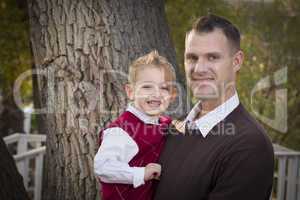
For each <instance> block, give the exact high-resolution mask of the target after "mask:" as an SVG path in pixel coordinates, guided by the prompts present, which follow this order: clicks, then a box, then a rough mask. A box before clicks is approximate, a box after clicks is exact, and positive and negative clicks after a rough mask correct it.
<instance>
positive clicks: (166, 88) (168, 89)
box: [160, 86, 170, 91]
mask: <svg viewBox="0 0 300 200" xmlns="http://www.w3.org/2000/svg"><path fill="white" fill-rule="evenodd" d="M160 89H162V90H165V91H170V88H169V87H167V86H162V87H160Z"/></svg>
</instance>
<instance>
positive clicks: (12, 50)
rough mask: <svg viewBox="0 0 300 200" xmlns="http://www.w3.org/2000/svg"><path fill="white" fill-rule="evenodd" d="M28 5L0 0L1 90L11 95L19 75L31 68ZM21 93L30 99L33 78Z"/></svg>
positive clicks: (24, 84)
mask: <svg viewBox="0 0 300 200" xmlns="http://www.w3.org/2000/svg"><path fill="white" fill-rule="evenodd" d="M25 11H26V7H25V8H23V9H21V8H19V7H18V6H17V4H16V1H11V0H1V1H0V19H1V20H0V47H1V48H0V91H2V93H3V95H4V96H11V95H12V89H13V84H14V82H15V80H16V79H17V78H18V76H19V75H20V74H21V73H22V72H24V71H26V70H28V69H30V68H31V53H30V47H29V41H30V40H29V29H28V18H27V17H26V12H25ZM21 89H22V90H21V94H22V95H23V96H24V98H25V99H28V100H30V98H31V94H32V84H31V80H27V81H26V82H24V83H23V84H22V88H21Z"/></svg>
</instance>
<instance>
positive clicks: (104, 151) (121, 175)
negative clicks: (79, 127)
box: [94, 104, 158, 188]
mask: <svg viewBox="0 0 300 200" xmlns="http://www.w3.org/2000/svg"><path fill="white" fill-rule="evenodd" d="M126 111H129V112H131V113H132V114H134V115H135V116H136V117H138V118H139V119H140V120H142V121H143V122H144V123H146V124H158V118H153V117H149V116H147V115H146V114H145V113H143V112H142V111H140V110H138V109H137V108H135V107H134V106H132V105H130V104H129V105H128V107H127V109H126ZM138 151H139V148H138V145H137V144H136V142H135V141H134V140H133V139H132V138H131V137H130V136H129V134H128V133H127V132H126V131H124V130H123V129H122V128H119V127H114V128H108V129H106V130H104V131H103V139H102V143H101V145H100V148H99V150H98V152H97V154H96V155H95V158H94V172H95V174H96V175H97V176H98V177H99V178H100V180H101V181H103V182H105V183H123V184H132V185H133V187H134V188H136V187H139V186H140V185H143V184H144V175H145V167H130V166H129V164H128V163H129V162H130V160H131V159H132V158H133V157H134V156H135V155H136V154H137V153H138Z"/></svg>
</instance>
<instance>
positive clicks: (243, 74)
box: [0, 0, 300, 199]
mask: <svg viewBox="0 0 300 200" xmlns="http://www.w3.org/2000/svg"><path fill="white" fill-rule="evenodd" d="M40 2H44V4H45V5H47V6H48V7H46V8H44V9H45V10H44V11H43V5H42V4H43V3H40ZM45 2H46V3H45ZM65 2H71V1H65ZM65 2H64V1H59V0H57V1H54V0H48V1H44V0H43V1H42V0H41V1H38V0H37V1H33V0H32V1H30V0H27V1H22V0H1V1H0V135H1V137H5V136H8V135H11V134H13V133H16V132H18V133H20V132H24V125H23V121H24V115H23V111H22V109H23V110H24V109H25V108H27V109H28V108H30V107H33V106H34V107H37V108H43V106H45V105H48V104H47V103H49V102H48V100H47V99H54V102H55V103H54V104H57V106H58V107H59V108H57V107H55V108H54V110H56V111H58V110H59V109H62V110H63V112H62V113H59V114H45V113H44V114H32V115H31V118H32V119H31V129H30V132H31V133H35V134H46V135H47V137H48V138H49V141H47V155H48V159H47V155H46V160H48V166H50V167H49V168H48V170H47V171H48V172H46V173H45V172H44V177H46V178H44V180H48V181H45V182H44V183H45V184H43V185H44V188H46V189H45V191H46V192H45V196H46V197H47V196H48V199H51V197H49V194H51V193H52V194H53V192H54V193H55V192H57V193H58V194H56V196H55V199H67V197H68V198H70V199H72V197H71V196H72V195H74V193H76V192H79V193H78V194H77V195H78V197H74V199H93V197H94V196H95V195H96V192H95V191H94V192H93V191H92V190H95V188H96V184H95V179H94V178H90V177H91V171H92V170H90V169H89V168H90V167H91V162H92V161H91V158H92V155H93V154H94V151H95V149H96V145H95V143H96V140H97V135H96V133H97V130H98V128H99V127H101V126H103V125H104V124H106V123H107V122H108V121H110V120H111V119H113V118H114V117H115V116H116V115H117V114H118V113H119V112H121V111H122V109H123V108H124V105H125V104H126V99H124V93H123V92H122V90H121V89H120V86H121V85H122V84H124V82H125V80H124V77H121V78H118V75H113V76H112V77H109V76H107V77H106V76H104V79H105V81H107V82H115V83H116V84H117V86H116V87H115V88H114V86H111V85H110V86H107V85H105V86H104V91H103V93H102V94H98V93H96V94H95V91H96V92H97V91H98V90H97V89H98V88H97V86H98V84H102V82H101V80H98V81H99V82H97V81H94V80H97V78H95V77H93V76H92V75H91V73H94V72H98V71H97V69H94V68H95V66H96V67H97V64H99V63H102V65H101V66H100V67H99V68H101V67H103V68H104V69H105V66H106V64H108V65H109V68H110V69H113V70H116V71H122V72H124V73H126V72H127V66H128V63H129V62H130V61H131V60H132V59H134V58H136V57H137V56H139V55H142V54H144V53H146V52H149V51H150V50H152V49H154V48H157V49H158V50H159V51H160V52H161V53H162V54H163V55H165V56H166V57H168V58H169V59H170V61H171V62H172V63H173V64H174V66H175V67H176V72H177V75H178V77H179V82H180V83H181V84H182V85H185V81H183V80H184V67H183V52H184V38H185V32H186V30H187V29H188V28H189V27H190V26H191V22H192V21H193V20H194V19H195V18H197V17H198V16H201V15H205V14H207V13H214V14H217V15H222V16H224V17H226V18H228V19H229V20H231V21H232V22H233V23H234V24H236V25H237V26H238V27H239V29H240V30H241V34H242V41H241V46H242V49H243V50H244V52H245V55H246V56H245V62H244V64H243V66H242V68H241V71H240V73H239V77H238V94H239V97H240V100H241V102H242V103H243V104H244V105H245V106H246V108H247V109H248V110H249V111H250V112H251V113H252V114H253V116H255V117H256V118H257V120H258V121H260V122H261V124H262V125H263V126H264V127H265V128H266V130H267V132H268V134H269V136H270V138H271V139H272V142H273V143H276V144H279V145H281V146H284V147H287V148H289V149H291V150H295V151H300V115H299V110H300V104H299V102H300V101H299V99H300V96H299V88H300V87H299V85H298V84H299V79H300V72H299V70H298V68H299V67H300V57H299V56H300V39H299V36H300V16H299V15H300V1H298V0H224V1H222V0H165V1H164V2H163V1H158V0H154V1H150V0H148V1H146V0H143V1H141V2H143V3H137V5H131V7H132V8H131V7H130V8H124V9H123V8H122V6H124V5H125V4H124V5H123V3H120V2H119V3H118V1H103V2H105V3H103V4H106V6H107V7H104V8H103V7H101V3H99V4H96V3H95V2H97V1H87V0H85V1H80V0H77V1H73V2H76V3H74V4H75V7H76V6H78V7H76V8H78V11H79V12H80V11H82V15H76V17H77V18H76V17H75V20H74V21H73V22H72V23H74V24H77V25H78V27H79V28H82V27H85V25H86V27H88V28H90V29H91V30H89V29H87V30H89V31H90V32H89V33H90V35H92V34H91V33H93V32H97V30H100V28H101V27H100V28H99V27H96V28H95V23H94V24H93V23H89V21H88V20H80V19H81V18H80V17H82V18H85V17H88V16H90V13H89V12H90V10H89V9H87V8H89V6H88V4H91V5H94V4H95V5H96V6H95V9H97V8H99V9H102V12H101V13H105V14H107V15H102V16H103V19H100V21H102V22H99V23H103V24H104V26H105V25H106V24H114V25H115V26H114V27H118V25H119V24H118V23H120V27H126V26H128V27H131V30H130V31H131V32H130V31H128V33H133V34H132V37H133V38H134V37H136V35H139V36H140V37H136V38H134V39H132V40H131V35H130V34H127V35H126V34H123V35H125V38H123V39H122V37H123V35H122V33H124V32H125V33H126V31H127V30H121V31H120V33H121V34H120V33H118V32H114V31H116V30H118V29H115V28H112V27H111V28H107V30H105V31H104V32H103V33H104V34H103V33H102V32H101V30H100V32H101V33H100V34H99V35H97V34H94V38H91V37H89V36H88V37H87V38H86V37H85V34H84V33H83V35H82V39H86V40H89V42H90V41H92V42H93V40H96V39H95V38H96V37H97V36H98V37H103V38H104V39H103V41H102V42H103V44H104V46H105V45H106V44H107V46H110V45H111V46H113V48H108V49H105V48H103V51H101V52H102V53H103V54H101V52H100V54H101V55H105V56H103V57H101V58H102V60H101V59H100V61H99V62H98V60H97V62H95V63H94V64H93V63H92V61H91V59H86V57H89V56H88V55H89V54H93V49H92V48H93V47H91V46H90V43H88V44H87V45H85V44H78V43H77V44H74V45H73V47H74V49H75V47H76V45H77V47H76V48H77V49H75V50H74V49H73V50H72V48H70V47H69V46H68V44H69V41H68V38H64V39H62V40H66V43H67V44H60V43H59V42H57V41H60V39H61V35H60V34H61V33H62V32H64V31H65V30H64V29H61V28H63V27H62V26H60V25H63V23H69V22H65V21H67V20H65V21H64V20H62V19H63V18H64V17H63V15H60V16H57V17H55V15H54V14H53V16H47V14H49V12H48V11H49V9H50V10H51V8H49V6H50V7H51V6H52V9H53V10H55V9H58V11H57V12H58V13H59V9H61V8H64V9H65V7H64V6H65V5H64V4H65ZM80 2H84V3H82V4H81V3H80ZM98 2H102V1H100V0H99V1H98ZM128 2H134V1H128ZM128 4H130V3H128ZM128 4H126V5H125V7H126V6H128ZM132 4H134V3H132ZM70 5H71V3H70ZM55 6H57V7H55ZM72 6H73V5H72ZM135 6H136V7H135ZM152 7H156V8H157V9H154V11H153V10H152V11H149V10H148V9H152ZM116 8H121V9H119V10H118V9H116ZM134 8H141V9H144V10H134ZM39 9H40V10H39ZM126 9H127V10H130V9H133V10H134V11H135V12H134V13H131V14H130V15H128V16H127V15H126ZM145 11H146V12H145ZM51 12H53V13H54V11H51ZM85 12H86V13H85ZM116 12H124V13H123V14H122V15H120V16H123V17H124V18H122V19H118V18H117V17H118V15H117V17H115V18H114V17H110V16H109V15H108V14H109V13H110V14H111V13H112V14H115V13H116ZM156 12H157V13H156ZM39 13H44V14H45V15H42V14H41V15H40V16H38V14H39ZM148 14H149V15H148ZM120 16H119V17H120ZM132 16H135V17H136V19H135V20H136V22H135V21H130V19H131V17H132ZM51 17H52V20H51ZM67 17H69V16H67ZM67 17H65V18H67ZM126 17H127V18H126ZM153 19H154V21H153ZM165 19H166V20H167V21H164V20H165ZM30 20H31V21H30ZM118 20H119V21H118ZM126 20H128V21H130V22H126ZM151 20H152V21H151ZM155 20H157V21H155ZM50 21H51V23H53V24H52V25H51V23H50ZM30 22H31V23H30ZM143 23H144V24H143ZM49 24H50V25H49ZM57 24H60V25H57ZM132 24H133V25H132ZM50 26H53V27H55V28H54V30H53V29H50V28H49V27H50ZM93 26H94V27H93ZM66 27H67V26H66ZM132 27H133V28H132ZM97 28H99V29H97ZM135 28H136V30H137V32H135V30H134V29H135ZM121 29H122V28H121ZM125 29H126V28H125ZM30 30H31V32H30ZM45 30H48V31H45ZM95 30H96V31H95ZM51 31H53V32H51ZM110 31H111V32H110ZM66 33H70V32H66ZM169 33H170V35H169ZM47 34H48V35H47ZM71 34H74V35H76V34H77V35H80V33H78V32H76V31H73V32H72V31H71ZM111 35H113V36H111ZM114 35H117V36H116V37H115V36H114ZM41 37H44V38H46V39H44V40H43V41H42V42H41V40H40V38H41ZM47 37H48V38H49V40H47ZM64 37H67V36H64ZM71 37H72V38H73V39H74V40H76V36H71ZM110 37H111V38H110ZM53 38H54V39H53ZM141 38H144V39H145V41H140V39H141ZM80 39H81V37H77V40H80ZM118 40H119V42H116V41H118ZM122 40H130V42H128V43H125V42H122ZM53 41H54V42H53ZM54 43H57V44H54ZM75 43H76V42H75ZM79 43H80V42H79ZM83 43H84V42H83ZM135 44H136V45H135ZM64 45H65V46H67V47H66V48H65V51H66V55H67V56H65V55H63V57H59V56H61V51H62V50H61V49H63V48H64V47H63V46H64ZM81 45H82V49H81V50H80V52H79V53H78V49H80V46H81ZM49 46H50V47H49ZM128 46H130V48H128V49H124V48H123V47H128ZM69 48H70V49H71V50H70V49H69ZM95 48H99V45H98V47H95ZM45 49H46V50H45ZM49 49H52V50H51V51H49ZM72 51H74V52H75V53H74V55H75V56H73V57H74V58H72V56H69V55H68V54H69V52H72ZM124 52H125V53H124ZM80 53H82V55H81V54H80ZM97 53H99V52H97ZM78 54H80V55H78ZM43 56H44V57H46V59H44V60H43V59H42V57H43ZM93 56H94V57H97V55H96V56H95V55H93ZM78 57H79V58H78ZM83 57H85V58H83ZM72 59H74V62H73V64H70V63H69V62H70V60H72ZM105 59H107V60H108V61H106V60H105ZM52 61H53V62H52ZM77 62H80V64H78V65H79V67H78V66H76V65H77ZM66 63H67V64H66ZM62 65H66V66H63V67H62ZM85 65H88V67H84V66H85ZM51 67H52V68H53V69H55V70H54V71H51V70H48V71H47V72H46V73H48V74H47V75H46V77H47V76H48V75H49V73H52V72H53V73H55V78H54V79H53V84H55V83H57V82H59V81H64V80H63V79H64V78H66V79H68V80H67V81H71V82H73V83H74V85H76V84H77V85H78V84H79V85H80V82H82V80H86V81H90V82H91V83H92V84H94V85H96V90H95V91H94V90H92V89H91V90H90V91H89V89H90V88H89V87H88V85H84V84H83V85H81V86H74V85H72V86H71V87H73V89H72V93H71V95H74V99H75V102H76V103H77V104H76V105H77V106H78V107H79V108H81V106H83V107H84V106H88V102H86V99H85V100H84V97H86V96H89V95H90V96H95V95H99V98H100V100H101V98H103V99H105V103H104V106H105V107H109V108H110V109H111V110H114V111H115V112H111V113H103V114H102V113H101V111H99V110H98V109H95V110H93V111H92V112H91V111H87V112H83V113H82V112H78V113H77V114H74V113H73V114H72V115H68V111H69V110H72V108H70V107H68V106H66V105H62V104H61V103H59V102H61V101H67V102H68V100H66V99H67V97H63V96H65V95H70V93H67V90H66V88H65V87H64V86H62V87H63V90H59V89H57V87H56V86H55V87H54V88H55V89H54V93H55V94H53V96H51V91H50V90H49V85H47V84H48V83H49V81H48V82H47V81H46V80H44V79H45V77H44V78H41V76H39V74H37V75H36V76H33V77H31V76H26V78H24V80H23V81H22V84H21V85H20V97H21V99H22V106H21V108H20V107H18V106H17V105H16V100H15V97H14V95H16V91H14V88H16V81H17V80H18V79H20V76H22V74H23V75H24V72H25V73H26V72H28V70H31V69H40V70H41V69H46V68H47V69H51ZM56 68H59V69H56ZM72 68H73V69H74V70H73V69H72ZM85 73H86V74H88V75H87V77H88V78H86V77H85V75H82V74H85ZM98 73H99V72H98ZM43 76H44V75H43ZM115 76H116V77H115ZM72 77H75V78H74V79H73V78H72ZM32 78H33V79H32ZM46 79H47V78H46ZM49 80H50V79H49ZM51 80H52V79H51ZM91 80H92V81H91ZM17 84H18V82H17ZM76 87H78V88H79V89H78V88H76ZM47 88H48V89H47ZM74 88H75V89H74ZM82 88H83V89H82ZM85 91H88V92H87V93H85ZM56 92H57V93H56ZM90 93H91V94H90ZM183 94H185V95H187V96H189V91H185V92H184V93H183ZM54 96H55V98H52V97H54ZM87 99H88V98H87ZM77 100H78V101H77ZM190 101H191V102H193V99H191V98H187V99H185V100H184V102H190ZM96 104H97V103H96ZM62 107H63V108H62ZM183 107H184V108H183V109H182V111H181V112H179V113H175V114H174V115H175V116H178V117H180V116H181V115H182V113H184V112H185V110H188V109H189V108H190V107H189V105H187V106H186V105H185V106H183ZM62 110H60V111H62ZM65 111H66V112H65ZM72 112H77V111H74V110H73V111H72ZM65 113H67V114H65ZM95 113H96V114H95ZM70 118H74V119H76V120H73V121H72V120H71V121H72V123H73V124H72V123H71V125H72V128H69V127H68V121H69V122H70ZM91 118H92V120H93V121H92V122H91V120H90V119H91ZM60 121H61V122H62V123H61V124H60V123H59V122H60ZM66 124H67V125H66ZM95 124H98V125H95ZM76 131H77V132H76ZM75 132H76V133H75ZM49 133H51V134H52V136H51V135H49ZM76 134H78V136H74V137H73V135H76ZM53 135H54V136H53ZM65 135H67V136H65ZM90 135H91V137H89V136H90ZM82 138H84V140H82ZM64 140H66V141H64ZM92 140H93V141H94V142H91V141H92ZM82 141H83V142H82ZM68 143H73V144H74V143H77V144H76V145H75V146H72V145H71V147H70V148H69V149H68V148H67V147H66V145H67V144H68ZM92 143H94V144H92ZM86 146H88V147H86ZM48 147H49V148H48ZM50 147H51V148H50ZM77 148H78V149H79V150H78V149H77ZM74 149H75V150H74ZM67 151H69V152H67ZM75 151H78V152H75ZM51 152H52V153H51ZM73 154H75V156H74V155H73ZM50 155H51V157H50ZM54 155H55V156H54ZM67 157H69V159H68V158H67ZM86 157H88V158H86ZM76 159H77V160H80V159H82V160H84V161H83V164H82V163H79V164H78V163H75V164H74V160H76ZM46 163H47V161H46ZM0 165H1V163H0ZM73 165H74V166H73ZM82 165H83V166H82ZM85 165H86V166H85ZM58 166H60V167H58ZM59 168H61V169H59ZM86 168H88V169H86ZM298 168H299V167H298ZM80 171H84V173H83V174H82V173H81V172H80ZM56 174H60V175H56ZM74 174H76V175H78V177H77V176H76V177H75V178H70V177H67V178H66V177H65V176H71V175H74ZM57 176H58V177H57ZM59 176H61V177H59ZM72 182H76V184H74V185H73V186H70V184H71V183H72ZM298 185H300V181H299V183H298ZM89 187H90V189H88V188H89ZM79 188H85V189H84V190H82V189H79ZM299 188H300V187H299ZM299 190H300V189H299ZM47 191H48V192H47ZM299 198H300V197H299ZM45 199H47V198H45Z"/></svg>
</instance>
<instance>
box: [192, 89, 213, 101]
mask: <svg viewBox="0 0 300 200" xmlns="http://www.w3.org/2000/svg"><path fill="white" fill-rule="evenodd" d="M193 96H194V97H195V98H197V99H201V100H210V99H211V100H213V99H218V98H219V95H218V94H217V93H216V92H212V91H207V92H194V93H193Z"/></svg>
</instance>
